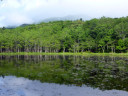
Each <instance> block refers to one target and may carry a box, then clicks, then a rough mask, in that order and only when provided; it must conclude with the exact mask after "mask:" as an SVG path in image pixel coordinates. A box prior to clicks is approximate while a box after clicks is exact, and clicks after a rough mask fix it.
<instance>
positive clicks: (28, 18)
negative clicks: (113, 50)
mask: <svg viewBox="0 0 128 96" xmlns="http://www.w3.org/2000/svg"><path fill="white" fill-rule="evenodd" d="M127 4H128V0H3V1H0V27H3V26H19V25H21V24H24V23H27V24H31V23H37V22H41V21H43V20H44V19H47V18H52V17H65V16H74V15H82V16H83V15H84V16H85V17H86V16H87V17H90V18H100V17H102V16H106V17H113V18H114V17H123V16H128V11H127V10H128V6H127Z"/></svg>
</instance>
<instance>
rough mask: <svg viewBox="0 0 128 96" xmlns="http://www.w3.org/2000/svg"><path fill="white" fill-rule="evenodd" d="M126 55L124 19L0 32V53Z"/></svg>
mask: <svg viewBox="0 0 128 96" xmlns="http://www.w3.org/2000/svg"><path fill="white" fill-rule="evenodd" d="M86 51H88V52H128V17H122V18H106V17H102V18H100V19H92V20H88V21H82V19H80V20H76V21H53V22H48V23H43V22H42V23H40V24H31V25H27V26H24V27H23V26H20V27H16V28H14V29H8V28H5V27H3V28H0V52H86Z"/></svg>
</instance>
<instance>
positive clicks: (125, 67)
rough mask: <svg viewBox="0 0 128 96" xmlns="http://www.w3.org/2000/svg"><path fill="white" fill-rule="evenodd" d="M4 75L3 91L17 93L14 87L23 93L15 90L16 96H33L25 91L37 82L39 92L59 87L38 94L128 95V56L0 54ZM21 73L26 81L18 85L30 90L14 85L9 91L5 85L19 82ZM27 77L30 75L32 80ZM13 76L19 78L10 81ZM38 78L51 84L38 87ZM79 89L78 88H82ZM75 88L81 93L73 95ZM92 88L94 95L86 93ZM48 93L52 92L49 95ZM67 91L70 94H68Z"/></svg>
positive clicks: (1, 69) (0, 83)
mask: <svg viewBox="0 0 128 96" xmlns="http://www.w3.org/2000/svg"><path fill="white" fill-rule="evenodd" d="M0 76H1V77H0V85H1V86H3V87H0V95H1V94H5V96H6V94H7V93H8V94H10V95H7V96H14V94H13V92H14V91H15V92H19V94H21V95H16V94H15V95H16V96H29V95H25V94H27V93H24V92H27V91H28V92H30V93H32V92H34V91H32V90H27V89H29V87H30V88H32V87H31V86H36V88H35V90H36V91H35V92H37V91H41V92H42V90H45V91H46V90H50V89H49V88H51V87H50V86H53V87H55V88H53V87H52V88H53V89H51V90H50V93H49V92H47V91H46V92H45V91H43V92H44V93H40V92H38V93H40V94H38V95H36V96H103V95H104V96H127V95H128V93H127V91H128V57H97V56H93V57H82V56H48V55H45V56H42V55H39V56H0ZM14 76H16V77H14ZM17 77H22V80H21V81H22V83H23V84H21V85H19V87H18V88H20V87H21V89H23V88H24V89H23V90H27V91H22V90H21V91H17V90H14V88H13V87H11V89H9V90H12V91H7V89H8V88H6V87H4V86H7V85H6V84H12V86H16V83H15V82H17V80H19V78H17ZM23 77H24V79H23ZM25 78H28V79H30V80H28V79H25ZM14 79H15V80H14ZM20 79H21V78H20ZM10 80H12V81H13V80H14V81H15V82H13V83H12V82H10ZM26 80H27V83H26ZM32 80H39V81H32ZM21 81H20V82H21ZM20 82H19V83H20ZM29 82H33V83H31V84H30V83H29ZM37 82H38V83H40V84H38V85H41V84H44V85H42V86H46V85H47V87H43V88H40V87H41V86H40V87H37V85H32V84H34V83H35V84H36V83H37ZM41 82H42V83H41ZM19 83H17V84H19ZM25 84H27V85H28V88H27V87H23V86H22V85H25ZM45 84H46V85H45ZM58 84H61V85H58ZM30 85H31V86H30ZM8 87H9V86H8ZM9 88H10V87H9ZM25 88H26V89H25ZM3 89H5V90H3ZM41 89H42V90H41ZM19 90H20V89H19ZM33 90H34V89H33ZM58 90H59V91H58ZM64 90H65V91H66V90H67V92H66V93H67V94H66V93H65V91H64ZM76 90H78V92H77V91H76ZM80 90H82V91H80ZM113 90H115V91H113ZM119 90H120V91H119ZM31 91H32V92H31ZM68 91H69V92H68ZM2 92H3V93H2ZM9 92H12V94H13V95H11V93H9ZM52 92H53V93H52ZM57 92H58V93H57ZM59 92H60V93H59ZM75 92H77V93H79V94H77V95H71V94H75ZM89 92H90V94H91V95H82V94H85V93H88V94H89ZM105 92H106V93H105ZM107 92H108V93H107ZM46 93H47V94H46ZM48 93H49V94H52V95H48ZM64 93H65V94H66V95H64ZM80 93H81V94H80ZM96 93H97V95H96ZM33 94H34V93H33ZM42 94H46V95H42ZM112 94H113V95H112ZM1 96H4V95H1Z"/></svg>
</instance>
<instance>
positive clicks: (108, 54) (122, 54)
mask: <svg viewBox="0 0 128 96" xmlns="http://www.w3.org/2000/svg"><path fill="white" fill-rule="evenodd" d="M1 55H77V56H119V57H121V56H126V57H127V56H128V53H86V52H81V53H69V52H65V53H43V52H42V53H38V52H19V53H18V52H16V53H14V52H11V53H0V56H1Z"/></svg>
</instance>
